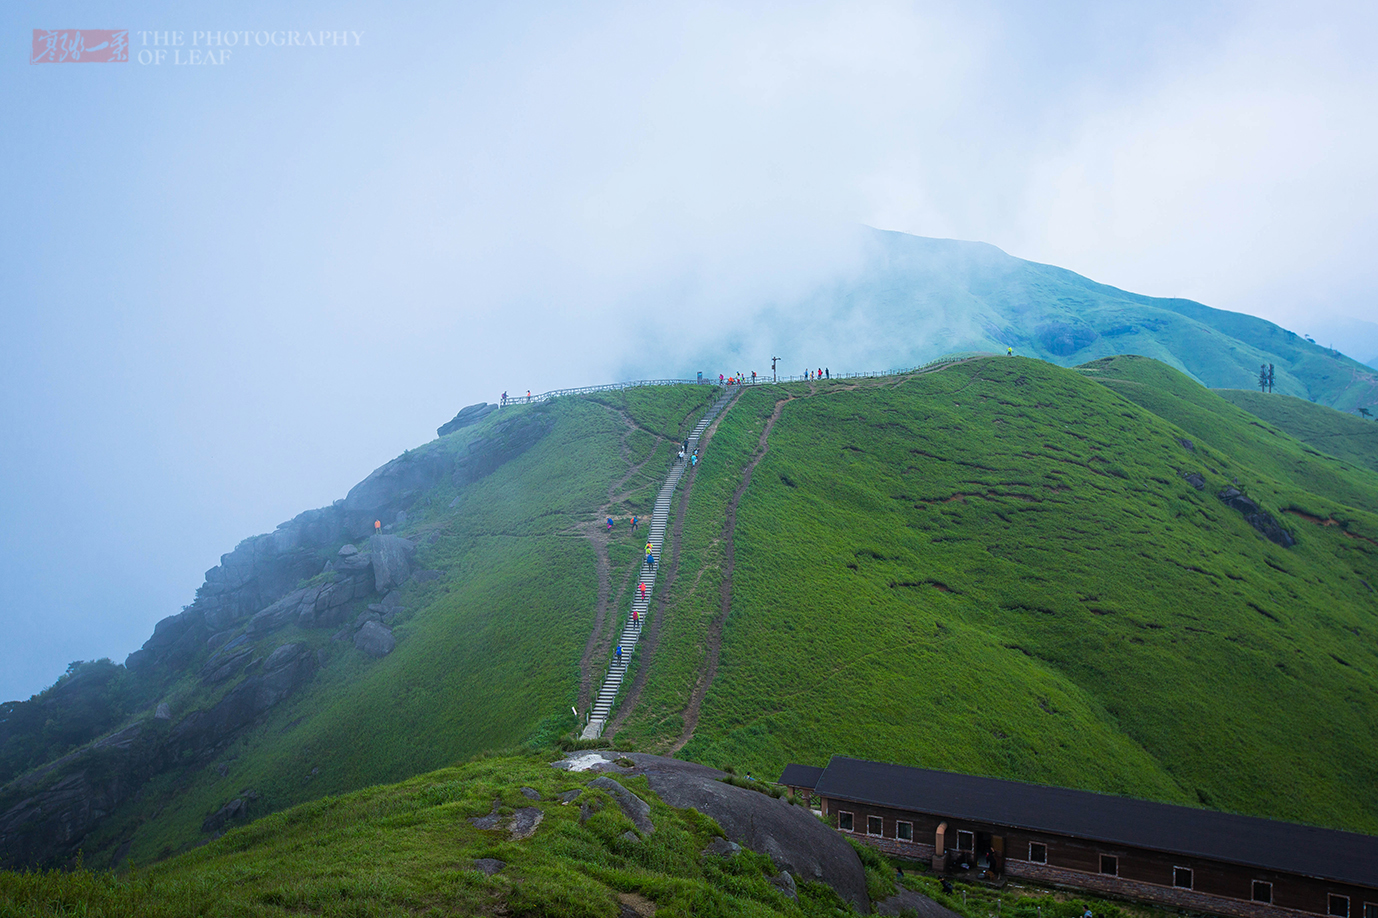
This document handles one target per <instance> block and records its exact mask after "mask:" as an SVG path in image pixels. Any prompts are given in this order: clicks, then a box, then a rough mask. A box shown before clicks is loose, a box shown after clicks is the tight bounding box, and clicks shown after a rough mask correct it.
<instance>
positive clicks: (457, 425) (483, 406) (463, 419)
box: [435, 402, 498, 437]
mask: <svg viewBox="0 0 1378 918" xmlns="http://www.w3.org/2000/svg"><path fill="white" fill-rule="evenodd" d="M497 410H498V406H497V405H490V404H488V403H487V402H479V403H478V404H477V405H470V406H468V407H467V408H461V409H459V414H457V415H455V416H454V417H453V418H452V419H451V420H449V421H447V422H446V423H444V424H441V425H440V426H439V427H437V428H436V430H435V432H436V435H437V436H441V437H443V436H445V435H446V434H452V433H454V432H455V431H456V430H461V429H463V428H465V427H468V426H469V425H471V424H477V423H478V422H479V421H482V420H483V419H484V418H486V417H488V415H490V414H492V413H493V412H494V411H497Z"/></svg>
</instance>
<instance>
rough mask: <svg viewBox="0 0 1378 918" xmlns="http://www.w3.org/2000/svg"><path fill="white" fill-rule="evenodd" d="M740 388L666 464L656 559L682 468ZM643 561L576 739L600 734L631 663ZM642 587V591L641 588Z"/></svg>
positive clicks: (648, 575) (648, 581)
mask: <svg viewBox="0 0 1378 918" xmlns="http://www.w3.org/2000/svg"><path fill="white" fill-rule="evenodd" d="M738 391H740V390H739V389H738V388H737V387H732V388H729V389H728V390H727V391H726V392H724V393H723V394H722V395H721V396H719V397H718V400H717V401H715V402H714V403H713V407H711V408H709V409H708V413H707V414H705V415H704V416H703V417H702V418H701V419H700V420H699V422H698V424H697V425H695V427H694V430H693V432H692V433H690V434H689V439H688V442H687V443H686V444H685V450H684V458H683V459H680V458H678V457H676V458H675V460H674V462H673V463H672V464H671V466H670V474H669V475H667V476H666V478H665V483H664V484H663V485H661V487H660V493H659V494H657V495H656V505H655V510H654V511H653V512H652V513H651V524H650V536H649V538H648V539H647V540H646V541H647V542H649V543H650V545H651V552H650V554H651V557H653V558H655V559H656V562H657V564H658V562H659V561H660V560H661V557H660V552H661V548H662V547H663V546H664V544H665V528H666V526H667V525H668V524H669V520H670V502H671V501H672V500H673V499H674V496H675V488H677V487H678V486H679V480H680V478H681V477H682V476H683V475H684V470H685V468H687V467H688V465H689V464H690V462H691V460H692V458H693V455H694V453H695V451H696V450H697V449H698V447H699V438H700V437H702V436H703V432H704V431H705V430H707V429H708V425H709V424H711V423H713V419H714V418H715V417H717V416H718V414H719V413H721V412H722V410H723V408H725V407H727V403H728V402H729V401H731V400H732V398H733V397H734V396H736V394H737V393H738ZM657 564H651V563H649V562H646V561H643V562H642V564H641V577H640V578H639V580H638V582H637V587H636V589H635V590H633V591H632V608H631V611H629V612H628V614H627V619H626V622H625V623H624V625H623V628H622V633H621V634H620V635H619V636H618V639H617V642H618V643H617V646H620V647H621V648H622V654H621V657H620V658H619V657H618V656H617V655H616V654H614V656H613V659H612V663H611V664H610V665H609V666H608V674H607V676H606V677H604V679H603V685H602V687H601V688H600V689H599V690H598V696H597V697H596V698H595V699H594V702H593V707H592V708H591V709H590V710H589V713H588V724H587V725H586V726H585V727H584V732H583V733H582V734H580V739H598V738H599V737H600V736H602V735H603V728H604V727H605V726H606V725H607V723H608V720H609V718H610V717H611V716H612V709H613V705H614V704H616V702H617V693H618V691H619V690H620V689H621V688H622V680H623V678H624V677H625V676H626V675H627V667H628V666H630V665H631V662H632V653H633V652H634V651H635V650H636V644H637V641H638V640H640V638H641V629H642V628H644V627H645V625H646V613H647V612H648V611H649V610H650V606H651V595H652V591H653V590H654V589H655V582H656V567H657ZM643 586H644V587H645V589H644V591H643V589H642V587H643Z"/></svg>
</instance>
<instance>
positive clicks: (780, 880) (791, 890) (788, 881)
mask: <svg viewBox="0 0 1378 918" xmlns="http://www.w3.org/2000/svg"><path fill="white" fill-rule="evenodd" d="M770 885H771V886H774V887H775V888H776V889H777V890H779V891H780V893H781V894H782V895H785V896H788V897H789V898H791V899H793V900H794V901H795V902H798V901H799V887H798V886H796V885H795V883H794V877H792V876H790V874H789V871H787V870H782V871H780V873H779V874H778V875H777V876H773V877H771V878H770Z"/></svg>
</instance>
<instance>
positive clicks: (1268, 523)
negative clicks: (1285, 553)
mask: <svg viewBox="0 0 1378 918" xmlns="http://www.w3.org/2000/svg"><path fill="white" fill-rule="evenodd" d="M1218 496H1219V497H1220V500H1221V501H1223V502H1224V504H1225V506H1227V507H1233V508H1234V509H1235V510H1238V511H1239V512H1240V513H1242V514H1244V519H1246V520H1247V521H1248V522H1249V525H1250V526H1252V527H1254V529H1256V530H1258V532H1259V534H1260V535H1262V536H1263V537H1264V538H1265V539H1267V540H1268V541H1270V542H1273V543H1274V544H1277V545H1281V546H1282V547H1283V548H1291V547H1292V546H1293V545H1295V544H1297V540H1296V539H1295V538H1293V537H1292V533H1290V532H1288V531H1287V530H1286V529H1283V528H1282V524H1281V523H1279V522H1278V521H1277V519H1276V518H1275V517H1274V516H1273V515H1272V514H1271V513H1269V512H1268V511H1267V510H1264V509H1263V508H1262V507H1260V506H1259V505H1258V502H1257V501H1255V500H1254V499H1253V498H1251V497H1249V496H1248V495H1247V494H1245V493H1244V492H1243V491H1241V490H1239V489H1238V488H1235V487H1227V488H1225V489H1224V490H1223V491H1221V492H1220V494H1219V495H1218Z"/></svg>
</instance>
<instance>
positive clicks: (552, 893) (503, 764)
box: [0, 757, 843, 918]
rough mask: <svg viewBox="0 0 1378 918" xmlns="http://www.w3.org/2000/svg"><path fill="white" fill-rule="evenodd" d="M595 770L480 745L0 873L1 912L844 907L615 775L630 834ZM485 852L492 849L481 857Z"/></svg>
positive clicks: (565, 916) (639, 782)
mask: <svg viewBox="0 0 1378 918" xmlns="http://www.w3.org/2000/svg"><path fill="white" fill-rule="evenodd" d="M594 777H595V775H594V774H593V773H582V774H578V773H570V772H564V771H557V770H555V769H553V768H551V767H550V765H549V764H548V763H547V762H546V761H545V760H544V759H542V758H539V757H498V758H491V759H482V760H479V761H476V762H472V763H470V764H467V765H463V766H459V767H454V768H447V769H443V770H440V771H435V772H432V773H430V774H425V775H422V776H420V777H416V778H413V779H411V780H409V781H406V782H404V783H401V784H396V785H393V786H388V787H373V788H369V789H367V790H362V791H358V792H355V793H352V794H348V795H345V796H341V797H326V798H323V799H320V800H317V801H315V802H312V803H308V804H305V805H302V806H299V807H297V808H295V809H291V810H288V811H286V812H283V813H278V814H274V815H272V816H268V817H266V818H264V819H260V820H258V821H257V822H255V823H253V824H252V825H250V826H247V827H245V828H241V829H237V830H235V831H233V832H231V833H230V834H229V835H227V836H225V837H223V838H221V839H219V840H217V841H215V842H212V843H211V844H209V845H207V846H206V847H204V848H201V849H199V850H197V851H194V852H191V853H188V854H184V855H182V856H181V857H178V858H175V859H173V860H170V861H167V862H165V863H162V864H159V865H156V866H154V867H152V868H151V869H149V870H147V871H145V872H143V873H142V874H140V875H137V876H133V877H128V878H120V879H116V878H114V877H111V876H110V875H108V874H105V875H101V874H92V873H87V872H77V873H75V874H64V873H58V872H54V873H51V874H15V873H0V913H2V914H5V915H16V916H19V915H25V916H28V915H32V916H50V915H73V914H83V915H85V914H92V915H96V914H98V915H106V916H110V918H121V916H130V918H134V916H139V918H159V916H168V918H173V916H176V918H181V916H187V915H205V916H214V915H226V916H229V915H234V916H256V915H262V916H269V915H299V914H304V913H305V914H313V915H351V916H353V915H549V916H560V918H583V916H587V918H616V916H617V915H619V914H626V912H625V910H624V908H632V909H636V908H637V907H641V908H645V907H647V906H650V907H652V908H657V909H658V911H657V914H660V915H664V916H676V915H678V916H696V918H703V916H715V915H716V916H729V915H733V916H735V915H754V916H761V918H766V916H773V915H796V916H800V915H836V914H839V912H838V908H839V906H841V905H842V904H843V903H842V900H841V899H839V898H838V897H837V895H836V894H835V893H833V892H832V890H831V889H829V888H828V887H827V886H824V885H822V884H821V883H801V884H800V885H799V892H798V898H799V901H798V903H797V904H796V903H795V902H794V901H792V900H790V899H788V898H786V896H785V895H784V894H783V893H782V892H780V891H779V890H777V889H776V888H775V887H774V886H772V885H771V883H770V878H771V877H773V876H774V875H775V869H774V868H773V866H772V864H771V861H770V858H769V857H766V856H765V855H762V854H756V853H753V852H751V851H742V852H741V853H739V854H737V855H735V856H733V857H731V858H727V859H724V858H718V857H708V858H701V857H700V852H701V851H702V850H703V848H704V847H705V845H707V843H708V842H709V841H711V840H712V839H713V838H714V837H715V836H719V835H721V834H722V830H721V829H719V828H718V826H717V824H716V823H714V822H713V820H711V819H709V818H707V817H706V816H703V815H701V814H699V813H698V812H696V811H694V810H677V809H673V808H671V807H668V806H666V805H665V804H663V803H661V802H660V800H659V799H658V798H657V797H656V796H655V794H654V793H652V792H651V790H650V788H649V787H648V786H647V785H646V779H645V778H624V779H623V783H624V784H625V785H626V786H628V787H629V788H630V789H632V790H633V792H634V793H636V794H638V795H639V796H641V797H642V798H643V799H645V800H646V801H647V802H648V803H650V805H651V819H652V821H653V823H654V825H655V831H654V832H653V833H650V834H647V835H644V836H640V835H638V833H637V832H636V829H635V827H634V826H633V824H632V822H631V820H630V819H628V818H627V817H626V816H625V815H623V813H622V810H621V809H619V807H618V805H617V802H616V801H615V800H613V798H612V797H610V796H609V795H608V794H607V793H606V792H605V791H602V790H600V789H598V788H585V785H586V784H587V783H588V782H589V780H590V779H592V778H594ZM523 789H526V790H527V791H533V790H534V791H535V792H536V793H537V794H538V795H539V797H540V799H539V800H538V801H533V800H532V799H531V798H530V797H529V796H527V794H524V793H523ZM571 791H573V792H574V794H575V796H578V795H579V792H581V791H582V796H581V797H580V798H579V802H578V803H575V804H573V805H565V804H562V803H561V801H560V799H559V798H560V797H561V796H562V795H566V794H568V793H569V792H571ZM782 805H783V804H782ZM533 806H534V807H536V808H538V809H539V811H540V813H541V816H542V819H541V822H540V823H539V824H538V825H537V826H536V829H535V832H534V834H533V835H532V836H531V837H529V838H524V839H516V840H514V839H512V838H511V837H510V836H509V833H508V832H507V831H506V830H505V829H504V830H500V831H493V830H486V829H482V828H478V827H476V826H475V825H473V824H472V823H471V822H470V819H471V818H473V817H482V816H487V815H489V814H490V813H491V812H493V811H494V810H495V809H496V811H497V812H498V814H499V815H500V816H501V815H511V814H512V813H513V812H514V811H515V810H517V809H524V808H528V807H533ZM584 807H588V808H589V810H590V813H589V814H587V815H585V814H584V813H583V812H582V811H583V808H584ZM594 810H596V811H594ZM628 836H630V838H629V837H628ZM484 859H495V860H497V861H501V862H502V864H501V865H491V864H489V865H484V864H479V863H476V862H479V861H482V860H484ZM483 866H488V867H489V870H490V871H492V870H493V869H494V867H496V868H497V869H496V872H491V873H488V872H484V871H483V870H481V869H480V867H483ZM647 913H648V914H649V912H647Z"/></svg>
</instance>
